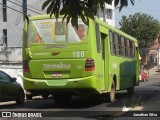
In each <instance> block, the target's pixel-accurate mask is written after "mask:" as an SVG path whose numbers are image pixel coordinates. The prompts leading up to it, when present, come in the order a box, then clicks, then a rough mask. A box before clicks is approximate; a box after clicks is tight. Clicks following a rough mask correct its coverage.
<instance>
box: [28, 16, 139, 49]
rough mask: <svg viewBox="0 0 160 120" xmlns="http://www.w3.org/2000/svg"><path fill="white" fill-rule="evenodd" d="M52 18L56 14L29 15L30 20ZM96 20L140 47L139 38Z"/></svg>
mask: <svg viewBox="0 0 160 120" xmlns="http://www.w3.org/2000/svg"><path fill="white" fill-rule="evenodd" d="M61 17H63V16H59V18H61ZM51 18H55V17H54V15H52V17H50V15H47V14H44V15H36V16H31V17H29V19H30V20H40V19H51ZM95 22H96V23H98V24H100V25H102V26H105V27H107V28H108V29H110V30H112V31H114V32H116V33H118V34H121V35H122V36H124V37H126V38H128V39H130V40H132V41H134V42H135V43H136V46H137V47H138V43H137V39H136V38H134V37H132V36H130V35H128V34H126V33H124V32H122V31H121V30H119V29H117V28H115V27H113V26H111V25H109V24H106V23H105V22H103V21H102V20H100V19H99V18H97V17H95Z"/></svg>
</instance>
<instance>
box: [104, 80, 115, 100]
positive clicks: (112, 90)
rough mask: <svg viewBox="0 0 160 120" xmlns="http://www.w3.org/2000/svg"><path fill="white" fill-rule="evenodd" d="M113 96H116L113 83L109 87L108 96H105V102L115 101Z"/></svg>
mask: <svg viewBox="0 0 160 120" xmlns="http://www.w3.org/2000/svg"><path fill="white" fill-rule="evenodd" d="M115 94H116V86H115V83H114V81H113V82H112V85H111V91H110V92H109V94H107V95H105V97H106V100H107V102H111V103H113V102H114V100H115Z"/></svg>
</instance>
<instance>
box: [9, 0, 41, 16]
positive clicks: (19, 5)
mask: <svg viewBox="0 0 160 120" xmlns="http://www.w3.org/2000/svg"><path fill="white" fill-rule="evenodd" d="M7 1H8V2H11V3H13V4H15V5H18V6H20V7H22V6H21V5H19V4H17V3H15V2H13V1H10V0H7ZM27 9H28V10H30V11H32V12H34V13H37V14H40V15H42V14H41V13H38V12H36V11H34V10H32V9H29V8H27Z"/></svg>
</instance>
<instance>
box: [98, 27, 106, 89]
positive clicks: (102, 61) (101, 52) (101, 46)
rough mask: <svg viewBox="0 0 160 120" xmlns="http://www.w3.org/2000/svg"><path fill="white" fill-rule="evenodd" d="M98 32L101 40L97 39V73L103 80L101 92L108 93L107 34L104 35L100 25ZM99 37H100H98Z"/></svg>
mask: <svg viewBox="0 0 160 120" xmlns="http://www.w3.org/2000/svg"><path fill="white" fill-rule="evenodd" d="M97 29H98V30H97ZM96 31H98V33H96V34H99V38H100V39H98V38H97V41H96V42H97V52H98V56H97V60H98V66H97V68H98V71H97V76H98V79H100V80H101V90H102V92H103V91H106V87H107V79H106V73H107V71H106V69H105V68H106V66H107V64H108V63H107V64H106V59H107V56H106V55H107V53H106V52H107V48H108V47H107V34H106V33H104V32H105V31H103V28H102V26H99V25H98V24H96ZM97 37H98V36H97Z"/></svg>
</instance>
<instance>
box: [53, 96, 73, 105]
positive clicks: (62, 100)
mask: <svg viewBox="0 0 160 120" xmlns="http://www.w3.org/2000/svg"><path fill="white" fill-rule="evenodd" d="M71 98H72V95H71V94H54V95H53V99H54V101H55V102H56V103H69V102H70V101H71Z"/></svg>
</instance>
